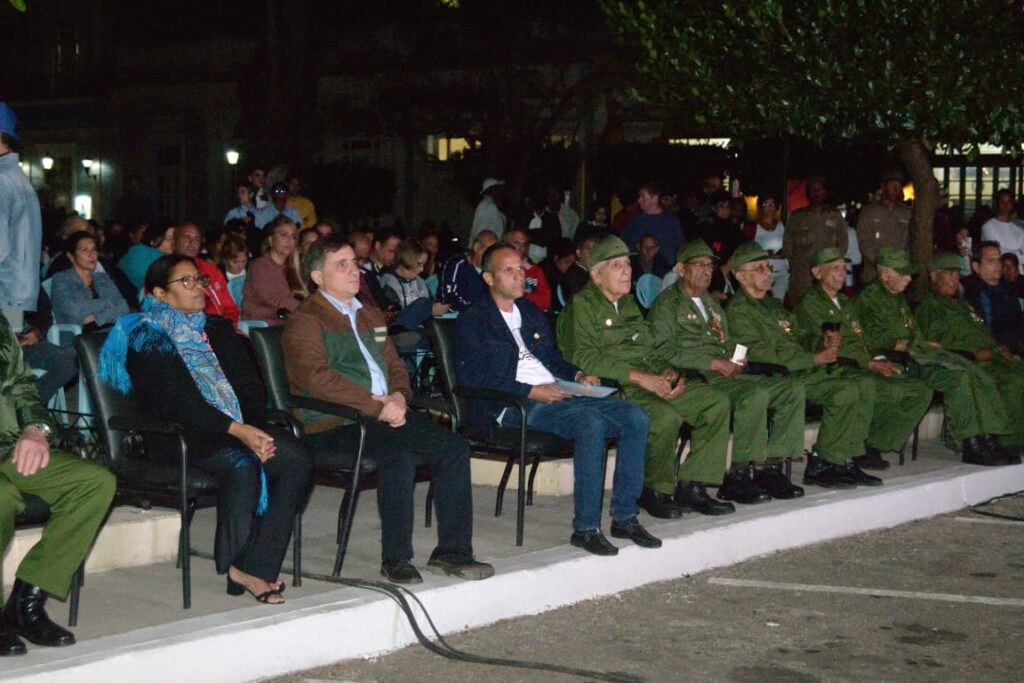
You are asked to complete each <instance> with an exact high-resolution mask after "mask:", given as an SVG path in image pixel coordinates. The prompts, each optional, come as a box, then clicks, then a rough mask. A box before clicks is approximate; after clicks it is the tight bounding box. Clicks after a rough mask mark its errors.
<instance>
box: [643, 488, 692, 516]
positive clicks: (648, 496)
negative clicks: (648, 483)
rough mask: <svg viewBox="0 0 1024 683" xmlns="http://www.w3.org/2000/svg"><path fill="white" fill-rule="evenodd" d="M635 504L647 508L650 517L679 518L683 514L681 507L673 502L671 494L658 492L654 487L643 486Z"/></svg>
mask: <svg viewBox="0 0 1024 683" xmlns="http://www.w3.org/2000/svg"><path fill="white" fill-rule="evenodd" d="M636 504H637V505H639V506H640V507H642V508H643V509H644V510H647V514H649V515H650V516H651V517H658V518H659V519H679V518H680V517H682V516H683V511H682V509H680V507H679V506H678V505H676V504H675V502H673V500H672V494H670V493H658V492H657V491H655V490H654V489H649V488H646V487H644V490H643V491H641V492H640V499H639V500H637V501H636Z"/></svg>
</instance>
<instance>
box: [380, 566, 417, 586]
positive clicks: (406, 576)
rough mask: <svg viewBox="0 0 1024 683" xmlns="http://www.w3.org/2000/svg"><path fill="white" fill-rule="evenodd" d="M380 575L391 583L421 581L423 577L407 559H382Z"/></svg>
mask: <svg viewBox="0 0 1024 683" xmlns="http://www.w3.org/2000/svg"><path fill="white" fill-rule="evenodd" d="M380 575H381V576H383V577H384V578H385V579H387V580H388V581H390V582H391V583H404V584H411V583H423V577H422V576H420V573H419V572H418V571H417V570H416V567H414V566H412V563H410V562H408V561H407V560H384V561H383V562H381V563H380Z"/></svg>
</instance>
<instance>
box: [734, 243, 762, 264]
mask: <svg viewBox="0 0 1024 683" xmlns="http://www.w3.org/2000/svg"><path fill="white" fill-rule="evenodd" d="M767 258H769V256H768V252H767V251H765V250H764V249H763V248H762V247H761V245H760V244H758V243H757V242H744V243H743V244H741V245H740V246H738V247H736V251H734V252H732V267H733V270H735V269H737V268H739V267H740V266H742V265H744V264H746V263H753V262H754V261H764V260H765V259H767Z"/></svg>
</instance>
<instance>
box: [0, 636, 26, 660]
mask: <svg viewBox="0 0 1024 683" xmlns="http://www.w3.org/2000/svg"><path fill="white" fill-rule="evenodd" d="M26 651H27V650H25V643H23V642H21V638H19V637H18V636H16V635H14V634H13V633H8V632H7V631H0V657H12V656H14V655H23V654H25V652H26Z"/></svg>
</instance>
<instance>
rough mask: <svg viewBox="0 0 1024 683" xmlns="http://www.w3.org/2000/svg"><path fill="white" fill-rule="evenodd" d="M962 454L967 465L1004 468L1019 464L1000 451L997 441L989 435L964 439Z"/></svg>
mask: <svg viewBox="0 0 1024 683" xmlns="http://www.w3.org/2000/svg"><path fill="white" fill-rule="evenodd" d="M962 453H963V456H962V459H963V462H964V463H965V464H967V465H981V466H982V467H1002V466H1003V465H1015V464H1017V463H1016V462H1014V461H1013V460H1012V459H1010V458H1009V457H1008V456H1007V455H1006V454H1005V453H1004V452H1002V451H1001V450H999V448H998V447H997V446H996V444H995V440H994V439H992V437H990V436H989V435H987V434H979V435H978V436H972V437H971V438H969V439H964V443H963V451H962Z"/></svg>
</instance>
